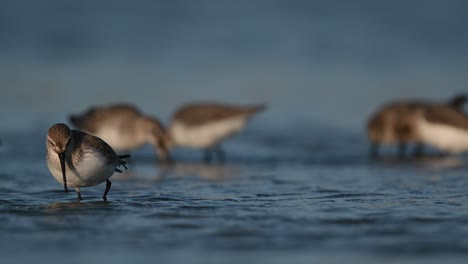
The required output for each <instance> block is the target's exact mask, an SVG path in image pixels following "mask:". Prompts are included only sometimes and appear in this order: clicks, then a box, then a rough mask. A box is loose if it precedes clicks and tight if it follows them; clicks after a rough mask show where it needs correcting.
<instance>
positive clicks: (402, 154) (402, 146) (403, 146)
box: [398, 143, 406, 159]
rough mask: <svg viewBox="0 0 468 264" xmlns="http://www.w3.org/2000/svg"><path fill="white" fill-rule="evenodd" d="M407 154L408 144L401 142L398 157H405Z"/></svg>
mask: <svg viewBox="0 0 468 264" xmlns="http://www.w3.org/2000/svg"><path fill="white" fill-rule="evenodd" d="M405 154H406V144H405V143H400V144H398V157H399V158H400V159H404V158H405Z"/></svg>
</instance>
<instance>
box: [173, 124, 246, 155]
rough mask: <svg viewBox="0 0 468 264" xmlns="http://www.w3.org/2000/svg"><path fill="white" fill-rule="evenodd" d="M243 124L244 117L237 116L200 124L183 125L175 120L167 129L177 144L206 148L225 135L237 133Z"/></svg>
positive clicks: (219, 140) (217, 142)
mask: <svg viewBox="0 0 468 264" xmlns="http://www.w3.org/2000/svg"><path fill="white" fill-rule="evenodd" d="M245 125H246V119H245V118H239V117H237V118H231V119H227V120H222V121H217V122H213V123H208V124H205V125H202V126H185V125H184V124H183V123H181V122H177V121H175V122H174V123H172V124H171V127H170V130H169V131H170V133H171V138H172V139H173V140H174V142H175V144H176V145H177V146H182V147H191V148H208V147H212V146H215V145H217V144H219V143H220V142H221V141H222V140H223V139H225V138H226V137H229V136H231V135H233V134H236V133H239V132H240V131H242V130H243V129H244V127H245Z"/></svg>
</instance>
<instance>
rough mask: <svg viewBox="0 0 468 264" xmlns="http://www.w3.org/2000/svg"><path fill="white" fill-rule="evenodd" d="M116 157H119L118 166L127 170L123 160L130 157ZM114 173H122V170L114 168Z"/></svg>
mask: <svg viewBox="0 0 468 264" xmlns="http://www.w3.org/2000/svg"><path fill="white" fill-rule="evenodd" d="M118 157H119V162H120V163H119V166H123V167H124V168H125V169H126V170H128V168H127V166H126V165H127V162H126V161H125V160H123V159H126V158H130V157H131V155H118ZM115 171H116V172H120V173H122V170H120V169H118V168H115Z"/></svg>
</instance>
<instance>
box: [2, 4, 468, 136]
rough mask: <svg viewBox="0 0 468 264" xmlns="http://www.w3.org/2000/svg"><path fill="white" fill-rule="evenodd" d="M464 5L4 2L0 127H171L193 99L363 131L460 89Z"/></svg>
mask: <svg viewBox="0 0 468 264" xmlns="http://www.w3.org/2000/svg"><path fill="white" fill-rule="evenodd" d="M467 10H468V2H467V1H461V0H460V1H457V0H450V1H439V0H425V1H423V0H420V1H406V0H395V1H373V0H357V1H344V0H343V1H333V0H332V1H307V0H296V1H285V0H283V1H251V0H241V1H227V0H205V1H177V0H176V1H154V0H147V1H142V0H138V1H123V0H114V1H88V0H85V1H63V0H54V1H51V0H46V1H35V0H26V1H16V0H11V1H9V0H3V1H1V2H0V58H1V59H0V87H1V88H0V89H1V94H0V120H1V123H2V125H1V127H0V130H1V131H17V130H24V129H34V128H37V127H48V126H49V125H50V123H53V122H57V121H64V120H65V117H66V115H68V114H69V113H72V112H77V111H82V110H84V109H85V108H87V107H88V106H89V105H92V104H107V103H112V102H123V101H125V102H132V103H135V104H137V105H138V106H140V107H141V109H142V110H144V111H145V112H148V113H151V114H153V115H156V116H158V117H160V118H161V119H162V120H163V121H166V120H167V119H168V118H169V116H170V114H171V113H172V111H173V110H174V109H175V108H176V107H177V106H178V105H180V104H182V103H184V102H188V101H193V100H219V101H224V102H231V103H255V102H268V103H269V104H270V105H271V108H270V110H269V111H268V112H266V113H265V114H262V115H260V116H259V120H258V121H256V123H257V122H258V123H257V124H259V125H265V126H266V127H268V126H269V127H284V126H288V125H289V124H291V123H296V124H307V123H317V122H319V123H326V124H330V125H334V126H347V127H353V128H356V129H362V126H363V124H364V122H365V121H366V119H367V117H368V116H369V114H370V113H371V112H372V111H373V110H374V109H375V108H376V107H377V106H378V105H379V104H381V103H383V102H385V101H388V100H391V99H396V98H427V99H432V100H445V99H446V98H448V97H450V96H452V95H453V94H455V93H458V92H461V91H466V90H467V89H466V83H467V82H468V74H467V70H468V60H467V59H468V35H467V34H468V31H467V29H468V12H466V11H467Z"/></svg>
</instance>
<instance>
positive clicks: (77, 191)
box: [75, 188, 83, 201]
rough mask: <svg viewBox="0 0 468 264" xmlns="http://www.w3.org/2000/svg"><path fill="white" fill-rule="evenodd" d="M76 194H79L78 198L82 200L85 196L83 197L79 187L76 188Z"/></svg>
mask: <svg viewBox="0 0 468 264" xmlns="http://www.w3.org/2000/svg"><path fill="white" fill-rule="evenodd" d="M75 191H76V194H77V195H78V200H79V201H81V200H83V198H81V192H80V189H79V188H75Z"/></svg>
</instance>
